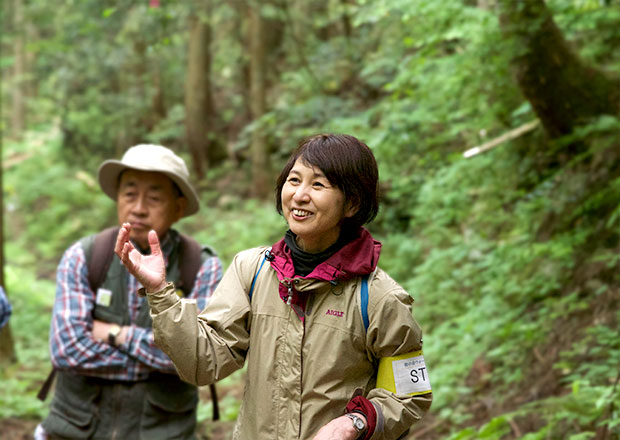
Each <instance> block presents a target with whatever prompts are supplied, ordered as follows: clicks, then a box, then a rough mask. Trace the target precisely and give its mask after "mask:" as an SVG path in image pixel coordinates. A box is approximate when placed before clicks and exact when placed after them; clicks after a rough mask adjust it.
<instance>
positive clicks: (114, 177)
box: [97, 160, 200, 217]
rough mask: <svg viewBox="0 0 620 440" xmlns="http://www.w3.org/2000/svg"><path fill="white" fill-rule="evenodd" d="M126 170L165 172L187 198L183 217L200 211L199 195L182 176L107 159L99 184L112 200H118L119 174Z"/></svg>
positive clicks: (99, 177)
mask: <svg viewBox="0 0 620 440" xmlns="http://www.w3.org/2000/svg"><path fill="white" fill-rule="evenodd" d="M125 170H137V171H151V172H155V173H162V174H165V175H166V176H168V177H169V178H170V179H171V180H172V181H173V182H174V183H176V184H177V186H178V187H179V189H180V190H181V194H183V197H185V199H186V200H187V205H186V206H185V212H184V214H183V217H188V216H190V215H193V214H196V213H197V212H198V209H199V208H200V203H199V200H198V195H197V194H196V191H195V190H194V188H193V187H192V186H191V185H190V184H189V182H188V181H187V180H185V179H184V178H182V177H181V176H178V175H176V174H174V173H171V172H169V171H165V170H158V169H153V168H150V167H149V168H140V167H136V166H128V165H127V164H125V163H122V162H120V161H118V160H106V161H105V162H103V163H102V164H101V166H100V167H99V170H98V172H97V175H98V180H99V186H101V189H102V190H103V192H104V193H105V194H106V195H107V196H108V197H110V198H111V199H112V200H114V201H116V195H117V194H116V192H117V189H118V188H117V187H118V181H119V176H120V175H121V173H122V172H123V171H125Z"/></svg>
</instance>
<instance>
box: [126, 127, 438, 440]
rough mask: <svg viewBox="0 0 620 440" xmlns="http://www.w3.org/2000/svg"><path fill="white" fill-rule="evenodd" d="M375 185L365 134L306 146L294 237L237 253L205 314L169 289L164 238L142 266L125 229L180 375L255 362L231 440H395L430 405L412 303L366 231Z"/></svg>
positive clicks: (293, 167)
mask: <svg viewBox="0 0 620 440" xmlns="http://www.w3.org/2000/svg"><path fill="white" fill-rule="evenodd" d="M377 182H378V171H377V164H376V162H375V158H374V156H373V154H372V152H371V151H370V149H369V148H368V147H367V146H366V145H365V144H363V143H361V142H360V141H359V140H357V139H356V138H354V137H352V136H347V135H318V136H314V137H312V138H309V139H307V140H306V141H305V142H303V143H302V144H301V145H300V146H299V147H298V149H297V150H296V151H295V152H294V153H293V155H292V156H291V157H290V159H289V161H288V163H287V164H286V165H285V167H284V169H283V170H282V172H281V173H280V176H279V177H278V181H277V187H276V206H277V209H278V211H279V212H280V213H281V214H282V216H283V217H284V218H285V220H286V221H287V223H288V226H289V230H288V231H287V232H286V234H285V236H284V237H283V238H282V239H281V240H280V241H278V242H277V243H276V244H274V245H273V247H272V248H270V249H266V248H264V247H263V248H256V249H250V250H246V251H243V252H241V253H239V254H238V255H237V256H236V257H235V258H234V260H233V262H232V263H231V265H230V267H229V269H228V270H227V271H226V274H225V275H224V277H223V279H222V281H221V283H220V284H219V286H218V287H217V289H216V291H215V293H214V295H213V297H212V298H211V300H210V302H209V304H208V306H207V307H206V308H205V310H203V311H202V312H201V313H200V314H198V313H199V311H198V310H197V309H196V305H195V304H194V303H192V302H191V301H188V300H181V299H180V298H179V297H178V296H177V295H176V294H175V288H174V286H172V285H171V283H166V278H165V270H164V262H163V259H162V257H161V252H160V250H159V243H158V241H157V235H156V234H154V233H150V234H149V243H150V246H151V250H152V251H151V255H149V256H143V255H141V254H140V253H139V252H138V251H137V250H136V249H135V248H134V247H133V245H132V244H131V242H130V241H129V240H128V237H129V229H130V226H129V225H124V227H123V228H121V231H120V232H119V236H118V241H117V244H116V249H115V251H116V253H117V254H118V255H119V257H120V258H121V260H122V261H123V263H124V264H125V265H126V266H127V267H128V269H129V270H130V272H132V273H133V274H134V275H135V276H136V277H137V278H138V279H139V280H140V281H141V282H142V284H143V286H144V287H145V289H143V291H142V294H146V296H147V298H148V301H149V304H150V307H151V316H152V318H153V330H154V336H155V340H156V342H157V344H158V345H159V346H160V347H161V348H162V349H163V350H164V352H166V353H167V354H168V355H169V356H170V358H171V359H172V360H173V362H174V364H175V366H176V368H177V370H178V372H179V375H180V376H181V378H182V379H184V380H186V381H188V382H190V383H194V384H197V385H204V384H209V383H212V382H214V381H217V380H220V379H222V378H223V377H226V376H227V375H229V374H231V373H232V372H233V371H235V370H237V369H239V368H241V367H242V366H243V364H244V362H245V361H246V360H247V364H248V366H247V375H246V384H245V393H244V397H243V402H242V406H241V409H240V412H239V417H238V420H237V425H236V427H235V432H234V434H233V438H234V439H243V440H246V439H265V440H275V439H286V440H288V439H311V438H312V439H315V440H323V439H358V438H363V439H371V438H372V439H396V438H398V437H400V436H401V435H402V434H403V433H405V432H406V431H407V430H408V428H409V427H410V426H411V425H412V424H414V423H415V422H416V421H418V420H419V419H420V418H421V417H422V416H423V414H424V413H425V412H426V411H427V410H428V408H429V407H430V404H431V400H432V393H431V390H430V383H429V381H428V374H427V373H426V367H425V365H424V358H423V357H422V354H421V349H422V336H421V330H420V327H419V326H418V324H417V323H416V322H415V320H414V319H413V317H412V314H411V305H412V303H413V300H412V299H411V297H410V296H409V295H408V294H407V293H406V292H405V291H404V290H403V289H402V288H401V287H400V286H399V285H398V284H397V283H396V282H394V281H393V280H392V279H391V278H390V277H389V276H388V275H387V274H386V273H385V272H383V271H382V270H381V269H379V268H377V261H378V259H379V253H380V251H381V244H380V243H379V242H377V241H375V240H374V239H373V238H372V236H371V235H370V233H369V232H368V231H367V230H366V229H364V228H363V227H362V225H363V224H365V223H368V222H369V221H371V220H372V219H374V217H375V216H376V214H377V211H378V197H377ZM364 292H367V294H364ZM366 298H367V300H366ZM196 315H198V317H197V318H196Z"/></svg>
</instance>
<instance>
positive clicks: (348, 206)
mask: <svg viewBox="0 0 620 440" xmlns="http://www.w3.org/2000/svg"><path fill="white" fill-rule="evenodd" d="M359 210H360V207H359V205H358V204H357V203H353V202H352V201H351V200H349V201H347V202H345V204H344V215H343V217H344V218H351V217H353V216H354V215H355V214H357V211H359Z"/></svg>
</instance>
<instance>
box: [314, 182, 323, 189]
mask: <svg viewBox="0 0 620 440" xmlns="http://www.w3.org/2000/svg"><path fill="white" fill-rule="evenodd" d="M312 186H314V187H316V188H327V185H325V184H324V183H323V182H314V183H313V184H312Z"/></svg>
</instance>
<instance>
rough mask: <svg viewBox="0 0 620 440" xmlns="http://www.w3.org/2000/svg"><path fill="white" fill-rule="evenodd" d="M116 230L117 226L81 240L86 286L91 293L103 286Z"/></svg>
mask: <svg viewBox="0 0 620 440" xmlns="http://www.w3.org/2000/svg"><path fill="white" fill-rule="evenodd" d="M118 230H119V228H118V226H113V227H111V228H107V229H104V230H103V231H101V232H99V233H97V234H95V235H91V236H89V237H86V238H84V239H82V248H83V249H84V255H85V256H86V265H87V267H88V284H90V288H91V289H92V290H93V291H96V290H97V289H98V288H99V286H101V285H102V284H103V281H104V280H105V276H106V274H107V273H108V269H109V268H110V264H112V259H113V257H114V244H115V243H116V236H117V235H118Z"/></svg>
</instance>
